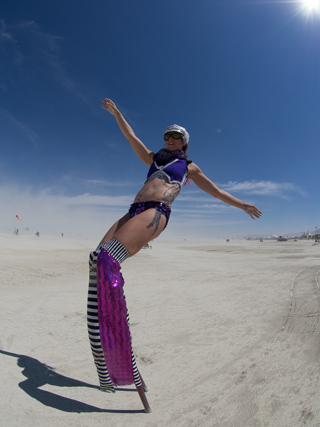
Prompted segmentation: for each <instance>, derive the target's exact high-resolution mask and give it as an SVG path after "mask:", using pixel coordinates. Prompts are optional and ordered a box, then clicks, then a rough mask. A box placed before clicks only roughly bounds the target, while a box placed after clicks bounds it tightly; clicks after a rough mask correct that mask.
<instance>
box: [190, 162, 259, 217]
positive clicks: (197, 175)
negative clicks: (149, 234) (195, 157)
mask: <svg viewBox="0 0 320 427" xmlns="http://www.w3.org/2000/svg"><path fill="white" fill-rule="evenodd" d="M188 169H189V178H190V179H192V181H193V182H194V183H195V184H196V185H197V186H198V187H199V188H200V189H201V190H203V191H205V192H206V193H208V194H210V195H211V196H213V197H216V198H217V199H220V200H221V201H222V202H224V203H227V204H228V205H231V206H235V207H236V208H240V209H243V210H244V211H245V212H246V213H247V214H248V215H250V216H251V218H252V219H256V218H260V216H261V215H262V212H260V211H259V209H258V208H256V207H255V206H254V205H249V204H248V203H245V202H243V201H242V200H239V199H237V198H236V197H234V196H232V195H231V194H229V193H227V192H226V191H223V190H220V188H218V187H217V186H216V185H215V184H214V183H213V182H212V181H211V180H210V179H209V178H208V177H207V176H206V175H205V174H204V173H203V172H202V170H201V169H200V168H199V166H197V165H196V164H194V163H191V164H190V165H189V166H188Z"/></svg>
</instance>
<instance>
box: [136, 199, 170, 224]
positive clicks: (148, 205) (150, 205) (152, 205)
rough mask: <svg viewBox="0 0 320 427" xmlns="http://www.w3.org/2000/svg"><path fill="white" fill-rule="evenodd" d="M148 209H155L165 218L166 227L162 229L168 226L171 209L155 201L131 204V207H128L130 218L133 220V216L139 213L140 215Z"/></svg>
mask: <svg viewBox="0 0 320 427" xmlns="http://www.w3.org/2000/svg"><path fill="white" fill-rule="evenodd" d="M148 209H156V210H157V211H158V212H160V213H161V214H162V215H164V216H165V217H166V220H167V221H166V225H165V227H164V228H166V226H167V225H168V221H169V218H170V214H171V208H170V206H168V205H166V204H165V203H163V202H157V201H153V200H149V201H146V202H138V203H132V205H130V209H129V213H130V218H133V217H134V216H136V215H139V214H140V213H142V212H144V211H146V210H148Z"/></svg>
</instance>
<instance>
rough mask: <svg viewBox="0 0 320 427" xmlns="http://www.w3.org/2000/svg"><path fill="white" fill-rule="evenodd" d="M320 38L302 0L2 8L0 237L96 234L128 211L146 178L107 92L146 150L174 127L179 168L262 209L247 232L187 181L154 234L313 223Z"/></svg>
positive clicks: (231, 232)
mask: <svg viewBox="0 0 320 427" xmlns="http://www.w3.org/2000/svg"><path fill="white" fill-rule="evenodd" d="M319 40H320V15H319V13H318V12H317V11H315V10H314V11H310V10H307V6H306V2H299V1H285V0H283V1H271V0H270V1H268V0H247V1H242V0H174V1H172V0H162V1H161V2H156V1H152V0H119V1H109V0H95V1H94V2H92V1H90V2H89V1H87V0H81V2H79V1H75V0H69V1H61V0H54V1H53V0H48V1H46V2H43V1H40V0H37V1H36V0H31V1H28V2H26V1H24V0H23V1H22V0H12V1H10V2H5V3H4V2H2V5H1V6H0V55H1V56H0V58H1V60H0V95H1V96H0V144H1V157H0V197H1V212H0V231H10V232H11V230H12V229H13V227H15V226H19V227H20V229H23V228H26V227H29V228H30V232H32V233H33V232H35V231H37V230H39V231H40V233H42V234H56V233H61V232H64V233H65V235H74V236H88V237H93V238H97V239H100V237H102V235H103V234H104V232H105V231H106V230H107V229H108V228H109V226H110V225H111V224H112V223H113V222H114V221H115V220H116V219H117V218H118V217H119V216H122V215H123V214H124V213H125V212H126V211H127V209H128V207H129V204H130V203H131V202H132V201H133V198H134V196H135V194H136V193H137V192H138V191H139V189H140V188H141V186H142V184H143V182H144V180H145V177H146V174H147V168H146V166H145V165H144V164H143V163H142V162H141V161H140V160H139V159H138V158H137V157H135V154H134V153H133V152H132V150H131V148H130V146H129V144H128V143H127V141H126V140H125V139H124V137H123V136H122V134H121V133H120V131H119V129H118V127H117V125H116V122H115V120H114V118H113V117H112V116H111V115H110V114H109V113H108V112H106V111H105V110H102V108H101V100H102V99H103V98H105V97H108V98H111V99H112V100H113V101H114V102H115V103H116V104H117V106H118V107H119V108H120V109H121V111H122V112H123V114H124V116H125V118H126V119H127V120H128V121H129V123H130V124H131V125H132V127H133V129H134V131H135V132H136V134H137V135H138V136H139V137H140V138H141V139H142V140H143V142H144V143H145V144H146V145H147V146H148V148H150V149H151V150H153V151H157V150H158V149H160V148H161V147H162V146H163V137H162V135H163V131H164V129H165V128H166V127H167V126H168V125H170V124H173V123H178V124H180V125H182V126H184V127H186V128H187V130H188V132H189V133H190V149H189V151H188V155H189V158H190V159H192V160H193V161H194V162H195V163H196V164H198V165H199V166H200V167H201V169H202V170H203V171H204V172H205V174H206V175H207V176H208V177H209V178H210V179H212V180H213V181H214V182H215V183H216V184H217V185H218V186H219V187H221V188H223V189H225V190H227V191H230V192H231V193H232V194H233V195H235V196H236V197H238V198H240V199H242V200H245V201H247V202H249V203H253V204H255V205H256V206H258V207H259V208H260V209H261V210H262V211H263V216H262V217H261V219H260V220H255V221H253V220H251V218H250V217H249V216H247V215H246V214H245V213H243V211H241V210H239V209H235V208H232V207H229V206H227V205H224V204H222V203H221V202H220V201H218V200H216V199H214V198H212V197H211V196H209V195H207V194H205V193H203V192H201V191H200V190H198V189H197V187H196V186H195V185H194V184H192V185H190V186H186V187H184V188H183V190H182V192H181V194H180V196H179V198H178V199H177V200H176V201H175V202H174V204H173V214H172V217H171V221H170V225H169V227H168V228H167V230H166V231H165V233H164V235H163V238H166V239H169V238H181V239H183V238H187V239H189V238H192V239H194V238H199V239H202V238H214V237H223V238H224V237H230V236H245V235H259V234H261V235H262V234H267V235H268V234H286V233H290V232H303V231H308V230H310V231H313V230H314V229H315V227H320V220H319V212H320V201H319V196H318V194H319V192H318V186H319V155H320V144H319V135H320V120H319V116H320V80H319V75H320V45H319V43H320V42H319ZM16 214H18V215H19V217H20V218H21V222H20V223H18V221H17V220H16V219H15V215H16Z"/></svg>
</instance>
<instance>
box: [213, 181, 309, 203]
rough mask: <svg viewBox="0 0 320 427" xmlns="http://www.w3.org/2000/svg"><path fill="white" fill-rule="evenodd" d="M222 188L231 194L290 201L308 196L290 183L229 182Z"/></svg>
mask: <svg viewBox="0 0 320 427" xmlns="http://www.w3.org/2000/svg"><path fill="white" fill-rule="evenodd" d="M221 188H222V189H223V190H225V191H228V192H230V193H233V192H234V193H245V194H252V195H259V196H273V197H279V198H281V199H286V200H289V199H291V198H292V196H294V195H295V194H296V195H299V196H303V197H306V196H307V195H308V194H307V193H306V192H305V191H304V190H302V189H301V188H300V187H299V186H297V185H296V184H292V183H290V182H273V181H244V182H232V181H230V182H228V183H227V184H222V185H221Z"/></svg>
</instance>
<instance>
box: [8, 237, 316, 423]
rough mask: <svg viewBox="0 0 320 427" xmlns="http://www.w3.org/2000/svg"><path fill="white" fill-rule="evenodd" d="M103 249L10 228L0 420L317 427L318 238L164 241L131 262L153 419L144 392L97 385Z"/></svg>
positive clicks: (139, 354)
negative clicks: (96, 259) (90, 318)
mask: <svg viewBox="0 0 320 427" xmlns="http://www.w3.org/2000/svg"><path fill="white" fill-rule="evenodd" d="M96 243H97V242H93V241H92V242H90V241H82V240H80V239H74V240H72V239H66V238H61V237H60V238H58V237H42V236H41V237H40V238H37V237H31V236H9V235H1V236H0V254H1V267H0V268H1V270H0V271H1V275H0V283H1V302H0V325H1V336H0V349H1V352H0V375H1V383H0V405H1V417H0V425H1V426H6V427H7V426H9V427H14V426H30V427H31V426H32V427H34V426H41V427H42V426H48V427H51V426H54V427H55V426H57V427H64V426H68V427H70V426H77V427H78V426H89V427H90V426H95V427H97V426H108V425H114V426H117V427H121V426H126V427H127V426H128V425H130V426H133V427H134V426H139V427H140V426H141V427H143V426H148V427H158V426H165V427H167V426H169V427H170V426H172V427H186V426H190V427H191V426H194V427H198V426H208V427H214V426H222V427H241V426H244V427H250V426H259V427H260V426H261V427H262V426H272V427H275V426H280V427H285V426H290V427H292V426H304V425H308V426H320V390H319V386H320V370H319V368H320V359H319V355H320V325H319V314H320V284H319V283H320V245H315V244H313V242H312V241H308V242H307V241H298V242H293V241H288V242H275V241H264V242H259V241H232V240H231V241H230V242H229V243H227V242H224V241H220V242H206V243H203V242H202V243H200V242H179V243H175V244H173V243H165V242H163V241H159V242H157V241H155V242H153V248H152V249H144V250H142V251H141V252H140V253H139V254H138V255H136V256H135V257H133V258H131V259H128V260H126V261H125V263H124V264H123V268H122V270H123V275H124V278H125V281H126V285H125V292H126V297H127V302H128V308H129V312H130V318H131V332H132V335H133V347H134V351H135V354H136V359H137V363H138V367H139V369H140V371H141V373H142V375H143V377H144V379H145V381H146V383H147V385H148V387H149V392H148V393H147V397H148V400H149V403H150V405H151V407H152V413H151V414H146V413H144V412H143V407H142V404H141V401H140V399H139V396H138V394H137V392H136V391H135V388H134V387H133V386H129V387H126V388H124V387H120V388H118V389H117V392H116V393H115V394H108V393H104V392H101V391H99V389H98V387H97V385H98V382H97V376H96V372H95V367H94V364H93V360H92V356H91V352H90V348H89V343H88V338H87V331H86V291H87V276H88V268H87V259H88V253H89V251H90V250H91V249H92V248H94V247H95V246H96Z"/></svg>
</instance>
